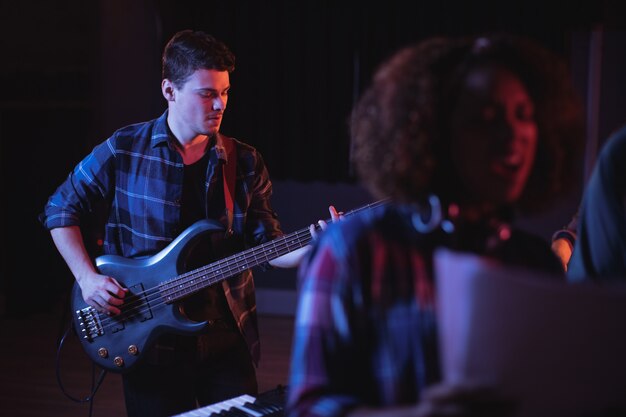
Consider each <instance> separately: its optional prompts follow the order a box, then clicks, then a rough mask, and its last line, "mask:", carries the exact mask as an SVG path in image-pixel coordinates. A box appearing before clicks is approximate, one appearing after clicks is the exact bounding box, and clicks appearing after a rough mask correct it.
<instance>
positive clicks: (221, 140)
mask: <svg viewBox="0 0 626 417" xmlns="http://www.w3.org/2000/svg"><path fill="white" fill-rule="evenodd" d="M217 145H218V146H221V147H222V148H224V151H225V153H226V161H225V163H224V164H222V178H223V181H224V202H225V206H226V216H227V218H228V226H227V228H226V233H225V235H226V237H230V236H232V234H233V217H234V207H235V179H236V177H237V173H236V168H237V149H236V148H235V143H234V141H233V140H232V139H231V138H229V137H226V136H223V135H220V134H218V135H217Z"/></svg>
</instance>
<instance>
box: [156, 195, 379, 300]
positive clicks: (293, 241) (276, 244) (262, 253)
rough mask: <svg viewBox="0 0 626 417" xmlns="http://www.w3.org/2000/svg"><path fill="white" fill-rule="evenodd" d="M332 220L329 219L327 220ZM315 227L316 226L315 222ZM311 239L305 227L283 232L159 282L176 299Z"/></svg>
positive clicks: (170, 298) (170, 296) (367, 206)
mask: <svg viewBox="0 0 626 417" xmlns="http://www.w3.org/2000/svg"><path fill="white" fill-rule="evenodd" d="M384 202H385V200H381V201H377V202H375V203H371V204H368V205H366V206H363V207H360V208H358V209H355V210H352V211H350V212H348V213H346V214H344V216H348V215H351V214H354V213H356V212H358V211H361V210H365V209H370V208H373V207H376V206H379V205H381V204H383V203H384ZM330 221H331V220H330V219H328V220H327V222H330ZM316 229H319V226H318V225H316ZM311 240H312V236H311V232H310V230H309V228H308V227H306V228H303V229H300V230H297V231H295V232H292V233H289V234H287V235H283V236H281V237H278V238H276V239H273V240H271V241H269V242H265V243H263V244H261V245H258V246H255V247H252V248H250V249H247V250H244V251H242V252H239V253H237V254H235V255H231V256H229V257H226V258H223V259H220V260H219V261H216V262H213V263H211V264H208V265H205V266H203V267H200V268H198V269H194V270H192V271H189V272H186V273H184V274H182V275H179V276H177V277H175V278H173V279H171V280H168V281H165V282H163V283H161V284H160V285H159V288H160V291H161V293H162V295H163V297H164V299H165V300H166V302H168V303H172V302H176V301H178V300H180V299H182V298H185V297H187V296H189V295H191V294H194V293H196V292H198V291H200V290H202V289H204V288H206V287H209V286H211V285H213V284H216V283H218V282H220V281H223V280H225V279H227V278H230V277H232V276H235V275H237V274H239V273H241V272H243V271H245V270H247V269H250V268H253V267H255V266H258V265H261V264H263V263H265V262H269V261H271V260H272V259H276V258H278V257H280V256H283V255H286V254H288V253H290V252H293V251H295V250H297V249H300V248H303V247H305V246H306V245H308V244H309V243H310V242H311Z"/></svg>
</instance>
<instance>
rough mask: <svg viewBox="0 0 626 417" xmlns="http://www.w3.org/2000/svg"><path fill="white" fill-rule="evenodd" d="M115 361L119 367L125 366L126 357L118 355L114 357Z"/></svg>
mask: <svg viewBox="0 0 626 417" xmlns="http://www.w3.org/2000/svg"><path fill="white" fill-rule="evenodd" d="M113 363H114V364H115V366H117V367H118V368H121V367H122V366H124V359H122V357H121V356H116V357H115V359H113Z"/></svg>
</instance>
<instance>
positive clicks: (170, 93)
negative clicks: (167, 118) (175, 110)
mask: <svg viewBox="0 0 626 417" xmlns="http://www.w3.org/2000/svg"><path fill="white" fill-rule="evenodd" d="M174 90H175V88H174V84H172V82H171V81H170V80H168V79H167V78H165V79H163V81H161V92H162V93H163V97H165V99H166V100H167V101H174V99H175V95H174Z"/></svg>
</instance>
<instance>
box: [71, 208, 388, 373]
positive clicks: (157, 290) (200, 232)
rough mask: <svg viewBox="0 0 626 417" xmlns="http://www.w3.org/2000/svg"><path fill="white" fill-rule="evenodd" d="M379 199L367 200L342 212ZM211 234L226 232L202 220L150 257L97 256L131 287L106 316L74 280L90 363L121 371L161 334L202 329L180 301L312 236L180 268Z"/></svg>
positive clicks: (77, 326)
mask: <svg viewBox="0 0 626 417" xmlns="http://www.w3.org/2000/svg"><path fill="white" fill-rule="evenodd" d="M383 203H384V201H378V202H375V203H371V204H368V205H366V206H363V207H360V208H358V209H355V210H352V211H350V212H349V213H346V214H345V215H344V216H347V215H350V214H353V213H355V212H357V211H361V210H364V209H370V208H374V207H375V206H379V205H381V204H383ZM215 232H222V233H223V232H224V228H223V226H222V224H221V223H219V222H217V221H213V220H200V221H198V222H196V223H194V224H193V225H191V226H190V227H189V228H187V229H186V230H185V231H183V232H182V233H181V234H180V235H179V236H178V237H177V238H176V239H174V240H173V241H172V242H171V243H170V244H169V245H168V246H167V247H165V248H164V249H163V250H161V251H160V252H159V253H157V254H155V255H153V256H150V257H148V258H142V259H128V258H124V257H121V256H116V255H103V256H99V257H97V258H96V261H95V263H96V267H97V269H98V271H99V272H100V273H101V274H104V275H108V276H111V277H114V278H115V279H116V280H117V281H118V282H119V283H120V284H121V285H123V286H124V287H126V288H128V290H129V291H128V293H127V294H126V296H125V297H124V304H123V305H122V307H121V313H120V314H118V315H116V316H109V315H107V314H104V313H99V312H98V311H97V310H96V309H94V308H93V307H91V306H89V305H88V304H87V303H85V301H84V300H83V297H82V292H81V289H80V286H79V285H78V284H77V283H74V286H73V288H72V293H71V308H72V310H71V311H72V312H73V316H72V318H73V320H72V321H73V327H74V330H75V331H76V333H77V334H78V335H79V340H80V341H81V344H82V347H83V348H84V350H85V352H86V353H87V355H88V356H89V358H90V359H91V360H92V361H94V362H95V363H96V364H97V365H99V366H100V367H102V368H104V369H106V370H109V371H112V372H118V373H124V372H127V371H129V370H131V369H132V368H133V367H134V365H135V364H136V363H137V362H138V361H139V360H140V359H141V357H142V354H143V353H144V352H145V351H146V350H147V349H148V348H149V347H150V346H152V344H153V343H154V342H155V340H156V339H157V338H158V337H159V336H160V335H162V334H164V333H168V332H171V333H178V334H185V335H193V334H198V333H201V332H202V330H203V329H204V328H205V327H206V326H207V324H208V323H207V322H206V321H193V320H190V319H189V318H187V317H186V316H185V315H184V314H183V313H182V312H181V309H180V308H179V305H178V304H179V303H180V302H181V301H182V300H183V299H185V298H187V297H189V296H191V295H193V294H195V293H197V292H198V291H200V290H202V289H204V288H207V287H208V286H210V285H214V284H216V283H218V282H221V281H223V280H225V279H227V278H230V277H232V276H235V275H237V274H239V273H241V272H243V271H245V270H246V269H249V268H252V267H255V266H258V265H260V264H262V263H264V262H268V261H270V260H272V259H274V258H278V257H280V256H282V255H285V254H287V253H289V252H293V251H294V250H296V249H299V248H302V247H304V246H306V245H307V244H309V243H310V241H311V239H312V236H311V232H310V230H309V228H308V227H307V228H304V229H301V230H297V231H295V232H293V233H290V234H287V235H283V236H281V237H279V238H276V239H274V240H271V241H269V242H266V243H263V244H261V245H258V246H255V247H252V248H249V249H246V250H244V251H242V252H239V253H236V254H234V255H231V256H228V257H226V258H222V259H220V260H218V261H215V262H212V263H210V264H208V265H205V266H203V267H200V268H197V269H193V270H190V271H180V270H179V269H184V268H183V267H182V266H183V265H185V262H184V261H183V260H184V259H185V257H186V256H187V255H188V253H189V247H190V246H192V245H193V244H194V242H196V241H197V240H196V239H198V238H200V237H202V236H206V235H207V234H208V233H215Z"/></svg>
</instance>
